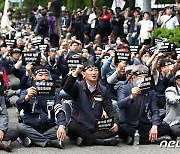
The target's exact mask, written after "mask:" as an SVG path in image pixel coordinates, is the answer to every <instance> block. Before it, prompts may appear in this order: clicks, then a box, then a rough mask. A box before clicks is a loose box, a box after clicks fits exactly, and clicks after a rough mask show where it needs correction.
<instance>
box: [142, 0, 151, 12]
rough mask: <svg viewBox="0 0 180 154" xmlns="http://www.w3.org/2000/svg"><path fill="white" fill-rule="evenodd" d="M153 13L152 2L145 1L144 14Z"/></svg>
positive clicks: (149, 0)
mask: <svg viewBox="0 0 180 154" xmlns="http://www.w3.org/2000/svg"><path fill="white" fill-rule="evenodd" d="M145 11H147V12H149V13H151V0H143V12H145Z"/></svg>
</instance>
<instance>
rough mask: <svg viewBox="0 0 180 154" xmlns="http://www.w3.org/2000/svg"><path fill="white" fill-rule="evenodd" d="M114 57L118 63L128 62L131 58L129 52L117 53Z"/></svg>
mask: <svg viewBox="0 0 180 154" xmlns="http://www.w3.org/2000/svg"><path fill="white" fill-rule="evenodd" d="M116 55H117V59H118V61H119V62H120V61H130V58H131V57H130V56H131V53H130V52H117V53H116Z"/></svg>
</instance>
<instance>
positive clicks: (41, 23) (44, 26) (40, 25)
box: [34, 11, 49, 37]
mask: <svg viewBox="0 0 180 154" xmlns="http://www.w3.org/2000/svg"><path fill="white" fill-rule="evenodd" d="M48 31H49V25H48V20H47V18H46V12H45V11H42V12H41V13H40V17H38V19H37V25H36V27H35V29H34V32H35V33H36V35H41V36H43V37H47V36H48Z"/></svg>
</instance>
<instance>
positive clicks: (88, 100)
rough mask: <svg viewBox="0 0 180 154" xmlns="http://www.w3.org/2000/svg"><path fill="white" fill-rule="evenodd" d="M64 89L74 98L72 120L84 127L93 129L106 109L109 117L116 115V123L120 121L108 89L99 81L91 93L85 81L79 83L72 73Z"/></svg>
mask: <svg viewBox="0 0 180 154" xmlns="http://www.w3.org/2000/svg"><path fill="white" fill-rule="evenodd" d="M63 89H64V91H65V92H66V93H68V94H69V95H71V96H72V99H73V111H72V116H71V121H76V122H78V123H79V124H80V125H81V126H82V127H84V128H86V129H88V130H90V131H93V129H94V124H95V120H96V119H100V118H101V115H102V112H103V109H104V110H105V112H106V113H107V115H108V117H114V122H115V123H118V122H119V119H118V115H117V113H116V111H115V110H114V108H113V106H112V102H111V99H110V98H109V96H108V93H107V90H106V88H105V87H103V86H101V85H100V84H98V83H97V86H96V90H95V91H94V92H93V93H91V92H90V91H89V89H88V88H87V84H86V82H85V81H82V82H80V83H77V82H76V78H75V77H73V76H72V75H70V76H69V77H68V78H67V80H66V82H65V85H64V88H63Z"/></svg>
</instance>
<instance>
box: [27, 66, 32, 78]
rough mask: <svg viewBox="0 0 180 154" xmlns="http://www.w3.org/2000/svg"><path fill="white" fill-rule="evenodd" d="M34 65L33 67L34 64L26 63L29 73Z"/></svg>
mask: <svg viewBox="0 0 180 154" xmlns="http://www.w3.org/2000/svg"><path fill="white" fill-rule="evenodd" d="M32 67H33V65H32V64H27V65H26V72H27V74H28V75H29V73H30V71H31V69H32ZM28 75H27V76H28Z"/></svg>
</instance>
